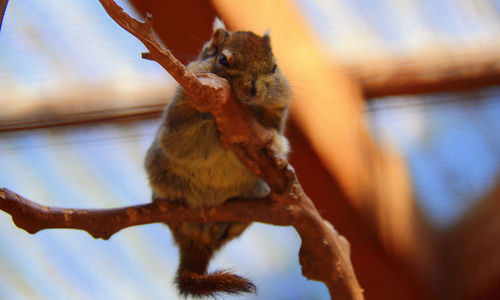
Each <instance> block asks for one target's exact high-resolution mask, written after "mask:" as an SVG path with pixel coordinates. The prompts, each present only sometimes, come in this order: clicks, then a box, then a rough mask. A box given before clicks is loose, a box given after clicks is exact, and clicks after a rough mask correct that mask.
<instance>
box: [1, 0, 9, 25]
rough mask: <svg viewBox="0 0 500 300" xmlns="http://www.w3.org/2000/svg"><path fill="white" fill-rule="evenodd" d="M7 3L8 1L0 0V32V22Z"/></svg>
mask: <svg viewBox="0 0 500 300" xmlns="http://www.w3.org/2000/svg"><path fill="white" fill-rule="evenodd" d="M7 3H9V0H0V31H1V30H2V21H3V16H4V14H5V10H6V9H7Z"/></svg>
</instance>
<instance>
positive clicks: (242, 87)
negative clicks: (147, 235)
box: [201, 18, 290, 105]
mask: <svg viewBox="0 0 500 300" xmlns="http://www.w3.org/2000/svg"><path fill="white" fill-rule="evenodd" d="M213 30H214V31H213V35H212V38H211V40H210V41H209V42H207V43H206V44H205V46H204V47H203V51H202V53H201V59H202V60H204V61H205V60H207V61H210V63H211V64H212V68H211V69H212V70H211V71H212V72H213V73H215V74H217V75H219V76H221V77H224V78H225V79H227V80H228V81H229V83H230V84H231V87H232V89H233V93H234V95H235V97H236V98H237V99H238V100H240V101H241V102H243V103H245V104H249V105H262V104H264V103H265V104H266V105H272V104H273V103H269V102H272V101H278V100H280V99H276V98H277V95H281V96H289V95H290V88H289V86H288V82H287V80H286V79H285V77H284V76H283V74H282V73H281V70H280V69H279V67H278V66H277V64H276V59H275V57H274V55H273V52H272V50H271V39H270V36H269V33H268V32H266V33H265V34H264V35H263V36H258V35H256V34H254V33H252V32H246V31H238V32H230V31H228V30H227V29H226V27H225V26H224V23H222V21H221V20H220V19H218V18H216V19H215V21H214V26H213ZM279 98H281V97H279ZM277 104H278V103H277Z"/></svg>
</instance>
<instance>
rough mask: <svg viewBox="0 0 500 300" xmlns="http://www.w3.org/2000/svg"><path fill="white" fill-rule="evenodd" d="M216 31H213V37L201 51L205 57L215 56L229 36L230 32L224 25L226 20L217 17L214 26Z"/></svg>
mask: <svg viewBox="0 0 500 300" xmlns="http://www.w3.org/2000/svg"><path fill="white" fill-rule="evenodd" d="M212 28H213V30H214V32H213V33H212V38H211V39H210V41H208V42H207V43H206V44H205V45H204V46H203V50H202V52H201V56H202V57H203V58H206V57H209V56H213V55H215V54H216V53H217V50H218V49H219V47H220V45H222V43H224V41H225V40H226V39H227V38H228V37H229V33H228V31H227V29H226V26H225V25H224V22H222V21H221V19H219V18H217V17H216V18H215V20H214V23H213V26H212Z"/></svg>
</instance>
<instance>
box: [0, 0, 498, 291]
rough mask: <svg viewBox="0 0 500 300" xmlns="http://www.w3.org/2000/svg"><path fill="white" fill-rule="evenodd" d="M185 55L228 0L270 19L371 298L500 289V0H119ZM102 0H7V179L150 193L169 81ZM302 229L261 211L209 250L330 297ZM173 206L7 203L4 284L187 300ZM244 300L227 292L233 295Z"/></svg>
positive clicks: (283, 284)
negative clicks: (165, 215) (24, 224)
mask: <svg viewBox="0 0 500 300" xmlns="http://www.w3.org/2000/svg"><path fill="white" fill-rule="evenodd" d="M117 3H118V4H119V5H121V6H122V7H124V8H125V11H127V12H128V13H129V14H131V15H133V16H135V17H137V18H139V19H143V15H144V14H145V12H151V13H153V15H154V28H155V30H156V32H157V34H158V36H159V37H160V38H161V39H162V41H163V42H164V43H165V45H167V46H168V47H169V48H170V49H171V50H172V52H173V53H174V55H176V56H177V57H178V58H180V59H181V60H182V61H183V62H188V61H190V60H192V59H193V58H195V57H196V55H197V53H198V51H199V50H200V48H201V46H202V45H203V43H204V42H205V41H207V40H208V39H209V38H210V34H211V23H212V21H213V19H214V17H215V16H216V15H218V16H220V17H221V18H222V19H223V20H224V22H225V23H226V26H227V27H228V28H229V29H232V30H251V31H254V32H256V33H260V34H262V33H264V32H265V31H266V30H267V29H270V32H271V40H272V45H273V51H274V52H275V54H276V56H277V58H278V62H279V64H280V66H281V68H282V69H283V70H284V71H285V74H286V75H287V77H288V78H289V80H290V83H291V86H292V89H293V92H294V99H293V104H292V107H291V117H290V121H289V124H288V129H287V136H288V137H289V138H290V141H291V144H292V149H293V150H292V155H291V158H290V161H291V164H292V165H293V166H294V167H295V169H296V171H297V174H298V176H299V179H300V181H301V183H302V185H303V187H304V189H305V191H306V193H307V194H308V195H309V196H310V198H311V199H312V200H313V201H314V202H315V204H316V205H317V207H318V209H319V210H320V212H321V213H322V215H323V216H324V217H325V218H326V219H327V220H329V221H330V222H331V223H332V224H333V225H334V226H335V228H336V229H337V230H338V231H339V232H340V233H341V234H343V235H344V236H346V238H347V239H348V240H349V241H350V243H351V249H352V261H353V265H354V269H355V271H356V274H357V277H358V279H359V281H360V284H361V286H362V287H363V288H364V289H365V296H366V299H498V295H500V221H499V220H500V185H499V171H500V87H499V86H498V85H499V84H500V40H499V37H500V1H499V0H383V1H369V0H351V1H348V0H296V1H291V0H290V1H286V0H272V1H229V0H212V1H196V0H185V1H181V2H178V1H154V0H145V1H139V0H130V1H125V0H121V1H118V2H117ZM143 51H145V48H144V47H143V46H142V45H141V43H140V42H139V41H138V40H136V39H135V38H134V37H132V36H131V35H130V34H129V33H127V32H125V31H124V30H122V29H121V28H120V27H119V26H118V25H117V24H115V23H114V21H112V20H111V19H110V18H109V17H108V16H107V15H106V13H105V11H104V9H103V8H102V7H101V6H100V4H99V2H98V1H83V0H78V1H77V0H74V1H70V2H68V1H62V0H44V1H41V0H30V1H10V3H9V4H8V7H7V10H6V12H5V16H4V19H3V24H2V27H1V31H0V108H1V109H0V166H1V172H0V187H6V188H9V189H11V190H13V191H15V192H17V193H19V194H21V195H23V196H25V197H27V198H29V199H31V200H34V201H37V202H39V203H41V204H44V205H51V206H60V207H74V208H105V207H116V206H124V205H134V204H139V203H146V202H149V201H150V191H149V188H148V184H147V181H146V176H145V172H144V170H143V167H142V161H143V158H144V155H145V151H146V149H147V147H148V146H149V143H150V142H151V141H152V139H153V136H154V134H155V131H156V128H157V126H158V124H159V117H160V115H161V112H162V110H163V107H164V106H165V104H167V103H168V102H169V101H170V99H171V98H172V96H173V93H174V91H175V89H176V83H175V82H174V81H173V80H172V78H171V77H170V76H169V75H168V74H167V73H166V72H165V71H164V70H163V69H162V68H161V67H160V66H159V65H157V64H156V63H154V62H151V61H146V60H142V59H141V58H140V53H141V52H143ZM299 246H300V239H299V237H298V235H297V234H296V232H295V231H294V230H293V228H290V227H277V226H270V225H264V224H253V225H252V226H251V227H250V228H249V229H248V230H247V231H246V232H245V234H244V235H243V236H242V237H241V238H239V239H237V240H235V241H232V242H231V243H230V244H229V245H228V246H227V247H226V248H224V249H223V250H222V251H221V252H220V253H218V255H217V256H216V258H215V259H214V260H213V262H212V264H211V269H216V268H229V269H232V270H236V271H237V272H239V273H241V274H245V275H246V276H248V277H250V278H252V279H253V280H254V281H255V283H256V285H257V286H258V294H257V295H253V296H250V297H244V298H245V299H329V294H328V291H327V289H326V287H325V286H324V285H323V284H322V283H319V282H314V281H308V280H307V279H305V278H303V277H302V275H301V270H300V266H299V263H298V249H299ZM177 259H178V255H177V248H176V247H175V245H174V243H173V241H172V238H171V236H170V232H169V231H168V229H166V228H165V226H164V225H161V224H151V225H146V226H140V227H135V228H129V229H126V230H124V231H122V232H120V233H118V234H116V235H114V236H113V237H112V238H111V239H110V240H108V241H102V240H94V239H93V238H91V237H90V236H89V235H88V234H87V233H85V232H81V231H76V230H45V231H42V232H39V233H37V234H36V235H29V234H28V233H26V232H24V231H23V230H21V229H18V228H17V227H15V226H14V224H13V223H12V220H11V218H10V216H9V215H7V214H5V213H0V265H1V266H2V267H1V268H0V298H1V299H178V296H177V293H176V291H175V290H174V289H173V285H172V280H173V277H174V274H175V270H176V267H177ZM227 299H231V297H227Z"/></svg>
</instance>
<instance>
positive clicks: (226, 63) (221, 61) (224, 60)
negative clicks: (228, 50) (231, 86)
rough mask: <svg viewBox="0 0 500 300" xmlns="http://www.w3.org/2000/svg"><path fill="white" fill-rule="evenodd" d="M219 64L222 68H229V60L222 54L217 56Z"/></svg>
mask: <svg viewBox="0 0 500 300" xmlns="http://www.w3.org/2000/svg"><path fill="white" fill-rule="evenodd" d="M219 64H221V65H222V66H224V67H229V60H227V57H226V56H225V55H224V54H221V55H220V56H219Z"/></svg>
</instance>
